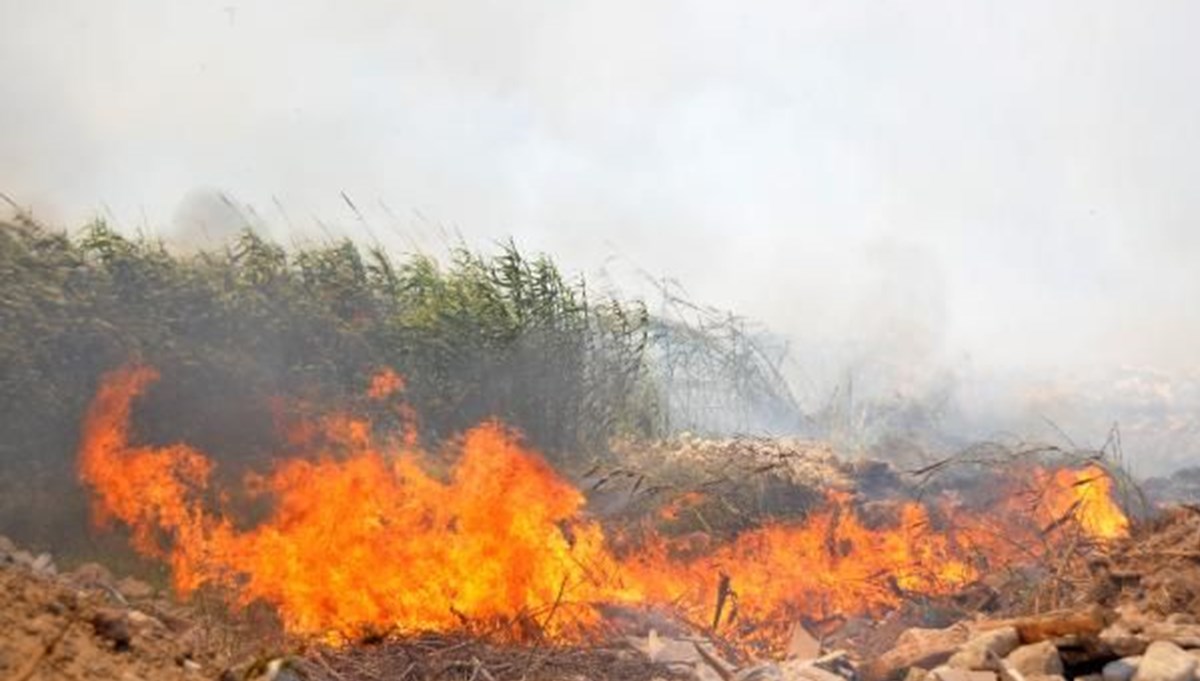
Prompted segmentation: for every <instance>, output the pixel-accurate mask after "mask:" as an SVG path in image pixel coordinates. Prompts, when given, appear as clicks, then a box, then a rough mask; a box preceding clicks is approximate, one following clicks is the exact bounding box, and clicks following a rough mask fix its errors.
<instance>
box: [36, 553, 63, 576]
mask: <svg viewBox="0 0 1200 681" xmlns="http://www.w3.org/2000/svg"><path fill="white" fill-rule="evenodd" d="M29 567H30V568H32V569H33V571H34V572H38V573H41V574H44V575H55V574H58V568H56V567H55V566H54V559H53V558H51V557H50V554H48V553H41V554H38V557H37V558H34V559H33V562H32V563H30V564H29Z"/></svg>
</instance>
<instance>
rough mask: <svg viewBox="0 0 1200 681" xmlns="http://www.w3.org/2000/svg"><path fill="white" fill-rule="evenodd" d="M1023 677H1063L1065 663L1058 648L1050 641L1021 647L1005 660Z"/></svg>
mask: <svg viewBox="0 0 1200 681" xmlns="http://www.w3.org/2000/svg"><path fill="white" fill-rule="evenodd" d="M1005 660H1006V661H1007V662H1008V664H1009V665H1011V666H1012V668H1013V669H1014V670H1016V671H1017V672H1020V673H1021V674H1022V675H1023V676H1026V677H1029V676H1062V674H1063V663H1062V658H1061V657H1059V655H1058V648H1055V647H1054V644H1053V643H1051V642H1049V641H1042V642H1041V643H1033V644H1030V645H1027V646H1021V647H1020V648H1017V649H1016V650H1014V651H1012V652H1011V653H1009V655H1008V657H1006V658H1005Z"/></svg>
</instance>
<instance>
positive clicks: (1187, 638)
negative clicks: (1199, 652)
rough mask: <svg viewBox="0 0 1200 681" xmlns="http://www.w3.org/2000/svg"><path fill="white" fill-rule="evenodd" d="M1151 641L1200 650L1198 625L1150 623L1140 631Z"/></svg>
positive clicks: (1199, 626)
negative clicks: (1166, 642)
mask: <svg viewBox="0 0 1200 681" xmlns="http://www.w3.org/2000/svg"><path fill="white" fill-rule="evenodd" d="M1141 633H1142V635H1143V636H1144V637H1145V638H1147V639H1149V640H1151V641H1170V642H1171V643H1174V644H1175V645H1176V646H1179V647H1181V648H1200V625H1198V624H1172V623H1168V622H1152V623H1150V624H1147V625H1146V626H1145V627H1144V628H1143V629H1142V632H1141Z"/></svg>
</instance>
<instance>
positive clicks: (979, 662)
mask: <svg viewBox="0 0 1200 681" xmlns="http://www.w3.org/2000/svg"><path fill="white" fill-rule="evenodd" d="M1020 643H1021V639H1020V637H1019V636H1018V635H1017V630H1016V628H1015V627H1003V628H1001V629H994V630H992V631H989V632H986V633H984V634H981V635H979V636H976V637H975V638H973V639H971V640H969V641H967V642H966V643H964V644H963V645H962V647H960V648H959V649H958V652H957V653H955V654H954V655H952V656H950V659H949V661H947V662H946V666H948V667H953V668H955V669H978V670H988V671H995V669H994V668H993V667H994V665H993V663H992V662H991V660H992V659H994V658H992V657H991V656H990V655H989V654H988V653H992V654H994V655H995V656H996V657H1005V656H1007V655H1008V654H1009V653H1011V652H1012V651H1014V650H1016V649H1017V646H1018V645H1020Z"/></svg>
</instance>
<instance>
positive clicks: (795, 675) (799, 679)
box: [739, 660, 846, 681]
mask: <svg viewBox="0 0 1200 681" xmlns="http://www.w3.org/2000/svg"><path fill="white" fill-rule="evenodd" d="M779 672H780V676H779V678H780V679H782V681H846V680H845V679H843V678H842V677H840V676H838V675H837V674H834V673H833V672H831V671H828V670H825V669H821V668H820V667H817V666H815V665H812V664H805V663H804V662H801V661H799V660H795V661H789V662H784V663H782V664H780V665H779ZM739 681H741V680H740V679H739Z"/></svg>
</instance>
